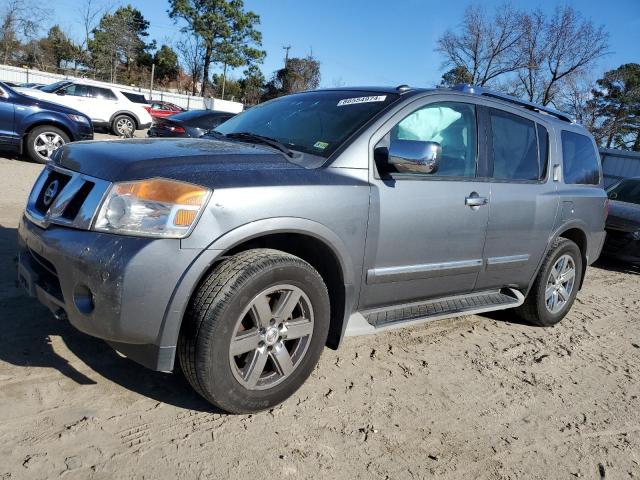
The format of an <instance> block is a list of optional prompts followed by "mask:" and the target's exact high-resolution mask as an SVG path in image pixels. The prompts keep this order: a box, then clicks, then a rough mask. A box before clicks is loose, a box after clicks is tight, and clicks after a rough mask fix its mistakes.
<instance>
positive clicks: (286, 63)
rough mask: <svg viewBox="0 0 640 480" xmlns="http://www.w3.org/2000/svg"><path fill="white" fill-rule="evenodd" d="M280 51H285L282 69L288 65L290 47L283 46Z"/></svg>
mask: <svg viewBox="0 0 640 480" xmlns="http://www.w3.org/2000/svg"><path fill="white" fill-rule="evenodd" d="M282 49H283V50H284V51H285V54H284V68H287V65H289V50H291V45H287V46H283V47H282Z"/></svg>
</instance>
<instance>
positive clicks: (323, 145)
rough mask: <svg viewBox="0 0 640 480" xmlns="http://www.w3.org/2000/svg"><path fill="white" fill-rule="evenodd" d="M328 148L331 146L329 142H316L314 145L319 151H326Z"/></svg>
mask: <svg viewBox="0 0 640 480" xmlns="http://www.w3.org/2000/svg"><path fill="white" fill-rule="evenodd" d="M328 146H329V144H328V143H327V142H316V143H314V144H313V148H317V149H318V150H324V149H325V148H327V147H328Z"/></svg>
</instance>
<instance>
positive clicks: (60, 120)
mask: <svg viewBox="0 0 640 480" xmlns="http://www.w3.org/2000/svg"><path fill="white" fill-rule="evenodd" d="M38 125H52V126H55V127H59V128H61V129H62V130H64V131H65V132H67V133H68V134H69V135H70V136H71V137H72V138H71V140H76V138H75V137H76V129H75V126H74V125H73V122H72V121H71V119H70V118H68V117H67V116H66V115H65V114H63V113H57V112H45V111H40V112H33V113H27V114H26V115H24V116H20V115H19V110H18V109H17V108H16V132H18V134H19V135H20V136H24V135H25V134H26V133H27V132H28V131H29V130H31V129H32V128H33V127H34V126H38Z"/></svg>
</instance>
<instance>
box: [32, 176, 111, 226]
mask: <svg viewBox="0 0 640 480" xmlns="http://www.w3.org/2000/svg"><path fill="white" fill-rule="evenodd" d="M110 185H111V184H110V182H107V181H105V180H100V179H98V178H95V177H90V176H88V175H85V174H83V173H78V172H72V171H70V170H66V169H63V168H61V167H58V166H57V165H49V166H47V168H46V169H45V170H43V172H42V174H41V175H40V177H38V180H37V181H36V184H35V185H34V186H33V189H32V191H31V195H29V201H28V203H27V208H26V211H25V215H26V216H27V218H28V219H29V220H31V221H32V222H34V223H35V224H36V225H39V226H40V227H42V228H47V227H48V226H49V225H50V224H52V223H54V224H58V225H64V226H67V227H73V228H78V229H81V230H89V229H90V228H91V222H92V220H93V216H94V215H95V213H96V211H97V210H98V207H99V206H100V202H101V201H102V198H103V196H104V194H105V193H106V191H107V189H108V188H109V186H110Z"/></svg>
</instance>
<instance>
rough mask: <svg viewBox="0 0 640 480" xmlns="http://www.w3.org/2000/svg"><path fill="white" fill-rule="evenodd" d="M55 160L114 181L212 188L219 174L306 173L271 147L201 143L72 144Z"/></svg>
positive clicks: (133, 141)
mask: <svg viewBox="0 0 640 480" xmlns="http://www.w3.org/2000/svg"><path fill="white" fill-rule="evenodd" d="M52 161H53V162H54V163H55V164H56V165H60V166H61V167H63V168H67V169H69V170H73V171H76V172H81V173H86V174H87V175H91V176H93V177H96V178H101V179H103V180H108V181H111V182H118V181H124V180H139V179H143V178H152V177H165V178H172V179H175V180H182V181H187V182H192V183H197V184H199V185H204V186H208V187H214V186H215V180H216V178H217V177H218V176H219V175H220V174H221V173H227V172H234V173H235V174H236V175H237V174H238V173H240V172H249V173H251V172H253V173H255V172H264V171H274V170H276V171H282V170H303V167H301V166H298V165H296V164H295V163H293V162H291V161H290V160H289V159H287V157H286V156H285V155H284V154H282V153H280V152H277V151H275V150H272V149H271V148H269V147H263V146H262V145H249V144H244V143H238V142H231V141H223V140H213V139H199V138H184V139H183V138H180V139H178V138H166V139H142V138H139V139H127V140H108V141H90V142H79V143H72V144H68V145H65V146H64V147H62V148H60V149H58V150H57V151H56V153H55V154H54V156H53V158H52Z"/></svg>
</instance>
